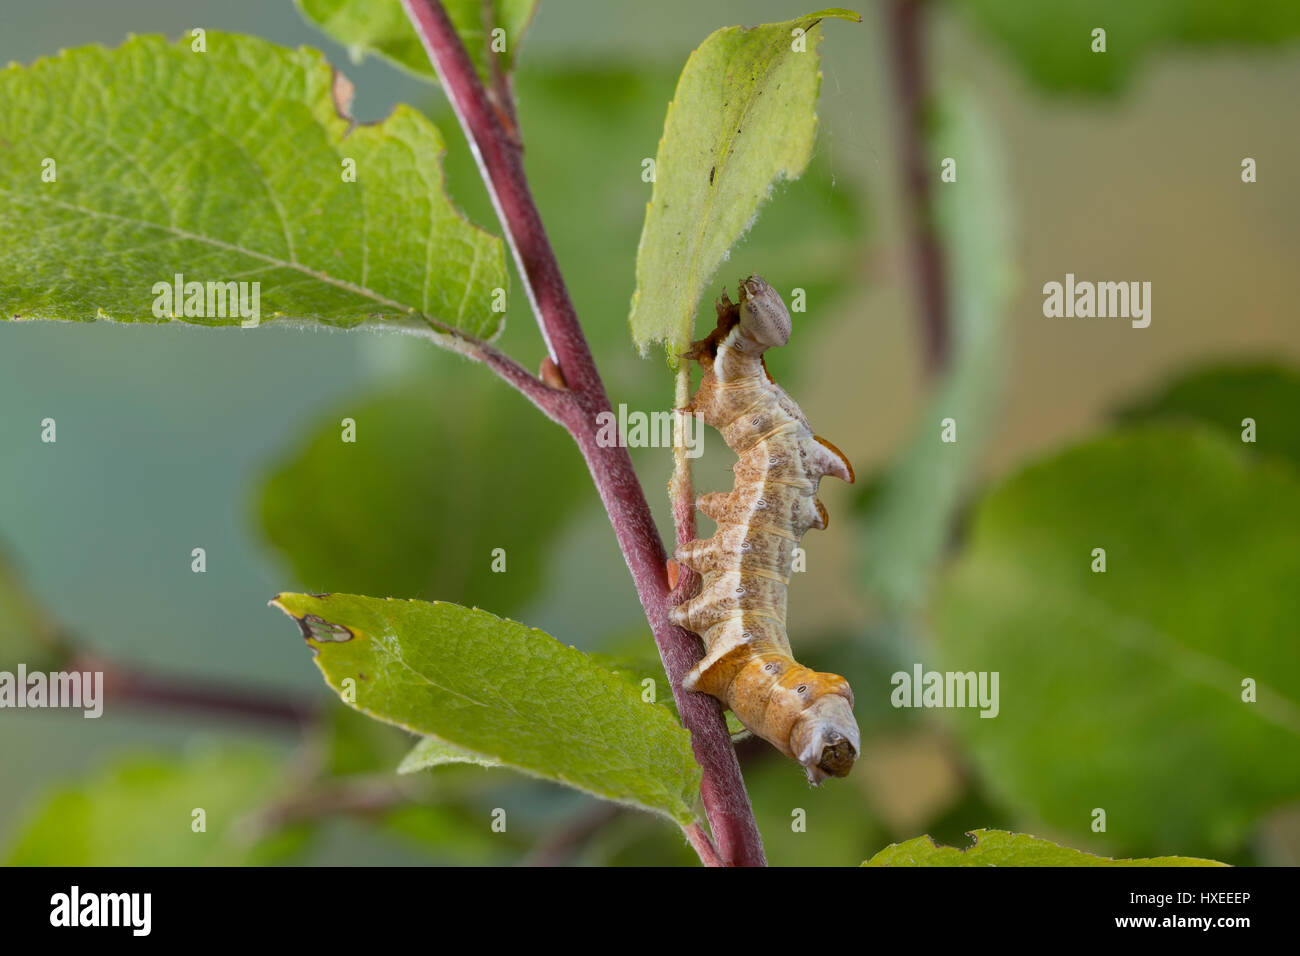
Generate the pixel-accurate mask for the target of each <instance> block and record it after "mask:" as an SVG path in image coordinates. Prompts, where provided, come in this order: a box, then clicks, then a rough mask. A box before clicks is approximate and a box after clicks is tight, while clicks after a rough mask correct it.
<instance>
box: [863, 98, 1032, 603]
mask: <svg viewBox="0 0 1300 956" xmlns="http://www.w3.org/2000/svg"><path fill="white" fill-rule="evenodd" d="M936 117H937V120H936V129H935V135H934V140H933V143H932V148H931V155H932V156H934V157H935V167H936V168H938V164H939V160H940V159H941V158H942V157H946V156H951V157H953V158H954V159H956V160H957V169H958V171H959V173H958V177H957V181H956V182H955V183H944V184H941V185H939V186H937V187H936V188H935V200H934V203H935V219H936V227H937V230H938V233H939V235H940V238H941V240H942V242H943V248H944V251H945V253H946V255H947V266H948V268H947V285H948V295H947V301H948V303H949V305H948V309H949V314H950V330H949V331H950V335H951V343H950V347H951V352H950V356H951V357H950V362H949V367H948V370H947V372H946V373H945V376H944V379H943V381H942V383H941V384H940V386H939V388H938V390H937V392H936V394H935V395H934V397H933V398H931V399H930V401H929V402H927V404H926V407H925V411H924V412H923V414H922V416H921V419H920V421H919V422H918V423H917V426H916V430H915V434H914V435H913V437H912V438H911V440H910V443H909V444H908V447H907V448H906V449H905V450H904V451H903V453H902V455H901V456H900V457H899V459H898V461H897V462H896V463H894V464H893V465H892V466H891V467H890V469H889V471H888V472H887V473H886V474H884V475H883V476H882V477H881V478H880V479H878V481H876V482H873V483H871V484H869V485H868V486H867V487H868V489H869V490H868V491H867V492H866V494H867V495H868V496H869V497H866V498H864V500H863V502H862V504H863V506H864V509H865V512H866V514H865V523H864V526H863V527H864V531H865V534H864V537H865V548H864V553H865V561H864V570H865V575H866V581H867V586H868V588H869V589H870V591H871V593H872V596H873V597H874V598H875V599H876V600H877V601H878V602H879V604H880V605H881V607H882V610H883V611H884V612H885V613H886V614H889V615H895V616H898V617H900V618H901V617H903V616H906V615H907V614H908V613H909V612H911V611H913V610H915V609H916V608H917V607H919V606H920V605H921V604H922V603H923V602H924V600H925V599H926V597H927V596H928V594H929V588H930V585H931V581H932V577H933V573H934V571H935V570H936V568H937V567H938V565H939V563H940V561H941V560H942V558H943V555H944V551H945V549H946V548H947V546H948V540H949V536H950V535H951V533H952V526H953V521H954V517H955V516H956V514H957V512H958V510H959V508H960V507H961V505H962V504H963V496H964V494H965V492H966V490H967V488H968V487H969V483H970V479H971V477H972V474H973V472H974V469H975V467H976V466H977V465H978V463H979V460H980V454H981V452H982V450H983V448H984V442H985V439H986V438H987V437H988V435H989V433H990V431H991V426H992V422H993V420H994V416H995V413H996V408H997V397H998V383H999V380H1000V375H999V372H1000V369H1001V354H1002V352H1003V335H1004V328H1005V322H1006V316H1007V315H1009V314H1010V308H1009V298H1010V294H1011V292H1012V291H1013V281H1012V275H1013V273H1012V263H1013V262H1014V253H1013V250H1012V242H1011V236H1010V221H1009V220H1010V207H1011V200H1010V198H1009V193H1008V190H1007V187H1006V181H1005V177H1004V172H1003V165H1002V157H1001V155H1000V153H999V151H998V149H997V137H996V134H995V133H994V131H993V130H992V129H991V128H990V125H989V121H988V119H987V118H986V116H985V113H984V111H983V109H982V108H980V106H979V104H978V103H977V102H974V101H972V100H971V99H970V97H969V96H966V95H962V96H951V97H949V98H948V99H946V100H945V101H943V108H942V109H941V110H940V111H938V112H937V114H936ZM949 418H951V419H953V421H954V422H955V423H956V429H957V441H955V442H945V441H941V427H942V423H943V421H944V420H945V419H949Z"/></svg>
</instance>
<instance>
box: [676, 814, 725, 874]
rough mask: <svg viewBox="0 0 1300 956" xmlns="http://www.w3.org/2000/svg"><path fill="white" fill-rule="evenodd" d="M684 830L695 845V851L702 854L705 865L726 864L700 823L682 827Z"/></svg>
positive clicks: (687, 837) (692, 844)
mask: <svg viewBox="0 0 1300 956" xmlns="http://www.w3.org/2000/svg"><path fill="white" fill-rule="evenodd" d="M682 832H683V833H685V834H686V839H688V840H689V841H690V842H691V846H693V847H695V852H696V853H698V854H699V855H700V859H701V860H702V861H703V862H704V865H705V866H726V864H725V863H723V862H722V860H721V859H720V858H719V857H718V851H717V850H715V849H714V848H713V841H712V840H710V839H709V835H708V834H707V833H705V832H704V828H703V827H701V826H700V825H699V824H698V823H692V824H691V825H690V826H686V827H682Z"/></svg>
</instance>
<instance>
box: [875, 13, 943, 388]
mask: <svg viewBox="0 0 1300 956" xmlns="http://www.w3.org/2000/svg"><path fill="white" fill-rule="evenodd" d="M925 15H926V9H925V0H886V3H885V6H884V17H885V21H886V25H887V27H888V31H889V39H890V42H889V51H890V60H891V65H892V67H893V73H894V92H895V97H894V99H895V101H896V103H897V110H896V118H895V119H896V123H897V127H898V135H897V137H895V138H896V139H897V141H898V165H899V172H900V175H901V176H902V179H903V204H904V216H905V219H906V221H907V228H908V233H909V235H908V244H909V247H910V252H909V259H910V260H911V265H910V271H911V273H912V281H913V283H914V284H915V295H916V297H917V304H918V306H919V314H920V316H921V339H922V347H923V350H924V355H925V367H926V371H927V372H928V373H929V374H931V375H934V374H937V373H939V372H942V371H943V370H944V369H945V368H946V367H947V365H948V356H949V352H950V350H951V347H952V343H951V342H950V340H949V333H948V288H947V281H946V278H945V274H944V262H943V247H942V246H941V245H940V243H939V236H938V233H937V230H936V228H935V222H934V202H933V197H932V192H931V190H932V184H933V182H934V177H935V176H937V175H938V170H937V169H935V168H934V167H933V165H932V161H931V158H930V156H929V154H928V153H927V151H926V125H927V111H928V109H929V106H930V99H929V95H930V94H929V88H928V84H927V82H926V74H925V43H924V28H925Z"/></svg>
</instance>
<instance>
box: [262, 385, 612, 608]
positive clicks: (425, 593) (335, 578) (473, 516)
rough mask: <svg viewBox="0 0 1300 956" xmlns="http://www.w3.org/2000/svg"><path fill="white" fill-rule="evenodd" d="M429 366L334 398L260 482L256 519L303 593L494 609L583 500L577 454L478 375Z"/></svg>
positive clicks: (531, 572)
mask: <svg viewBox="0 0 1300 956" xmlns="http://www.w3.org/2000/svg"><path fill="white" fill-rule="evenodd" d="M437 374H438V379H437V380H436V381H431V382H428V383H424V382H416V383H409V384H398V385H395V386H393V387H389V388H385V389H383V390H381V391H378V392H376V393H372V394H371V395H369V396H362V397H358V398H357V399H356V400H354V401H351V402H348V403H346V404H344V405H341V406H340V407H339V408H338V409H337V410H336V411H335V412H334V413H332V414H330V415H328V416H325V417H324V418H323V420H322V421H321V423H320V426H319V428H318V429H316V430H314V433H313V434H311V435H310V437H309V438H308V439H307V441H306V443H305V444H304V446H303V447H302V448H301V449H299V450H296V451H294V452H293V453H292V454H291V456H290V457H289V459H288V460H287V461H286V462H284V463H282V464H280V465H278V466H277V467H276V468H275V470H274V472H273V473H272V475H271V476H270V478H269V479H268V480H267V482H266V485H265V487H264V489H263V492H262V500H261V519H262V525H263V527H264V528H265V530H266V533H267V536H268V537H269V539H270V541H271V543H272V544H273V545H274V546H275V547H276V548H277V549H278V550H279V551H280V552H281V553H282V554H283V555H284V557H285V558H287V559H288V562H289V564H290V566H291V567H292V568H293V570H294V573H295V575H296V577H297V579H298V581H299V583H300V584H301V585H302V586H303V587H304V588H307V589H308V590H311V591H347V592H349V593H355V592H359V591H361V592H364V591H369V592H371V593H376V594H385V595H395V596H401V597H424V598H432V597H434V596H435V595H437V596H440V597H444V598H447V599H448V600H453V601H455V602H456V603H461V604H467V605H486V606H490V607H494V608H499V609H501V610H502V611H503V612H505V613H509V612H513V611H515V610H516V609H518V608H520V607H522V606H523V605H524V603H525V602H526V601H528V600H529V599H530V598H531V597H533V596H534V595H535V594H536V593H537V590H538V588H539V586H540V585H541V583H542V581H543V580H544V578H545V574H546V560H547V555H548V553H549V546H550V544H551V542H552V540H553V538H554V537H555V536H556V535H557V534H558V533H559V532H560V530H561V529H562V528H563V527H564V525H565V524H566V522H567V521H568V520H569V519H570V518H571V517H572V515H573V513H574V511H575V510H576V508H577V507H578V505H579V503H580V502H581V501H583V500H584V499H585V498H586V496H587V495H589V494H590V487H591V486H590V481H589V479H588V478H587V477H586V473H585V469H584V467H583V464H582V458H581V456H580V455H578V454H577V453H576V452H575V451H574V449H573V446H572V443H571V442H570V441H569V438H568V436H567V435H566V434H565V433H564V432H563V430H562V429H560V428H555V427H552V426H551V425H550V424H549V423H547V422H544V421H541V420H540V419H539V418H538V417H537V415H536V413H535V411H534V409H532V408H531V407H529V406H528V404H527V402H525V401H524V400H523V399H521V398H520V397H519V396H518V395H516V394H515V393H514V392H513V391H511V390H510V389H508V388H505V387H503V386H502V385H501V383H500V382H497V381H495V380H494V379H492V378H491V377H489V376H485V375H483V374H482V370H481V369H478V368H475V367H472V366H467V365H464V363H460V366H459V367H455V368H447V367H440V368H439V369H438V370H437ZM467 409H472V410H473V411H472V414H470V413H467V411H466V410H467ZM345 417H346V418H351V419H352V420H353V421H355V423H356V436H355V437H356V441H355V442H354V443H352V442H343V441H342V440H341V435H342V430H341V426H340V422H341V421H342V419H343V418H345ZM519 462H527V463H528V472H529V477H528V480H527V481H521V480H520V475H519V471H518V463H519ZM498 549H500V551H501V552H504V553H503V554H501V553H499V552H498ZM503 563H504V571H503V572H502V571H501V568H502V566H503ZM494 569H495V572H496V573H494Z"/></svg>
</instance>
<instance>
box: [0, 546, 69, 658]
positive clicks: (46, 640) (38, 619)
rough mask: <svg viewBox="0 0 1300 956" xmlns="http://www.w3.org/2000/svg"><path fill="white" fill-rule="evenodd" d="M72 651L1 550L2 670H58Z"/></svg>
mask: <svg viewBox="0 0 1300 956" xmlns="http://www.w3.org/2000/svg"><path fill="white" fill-rule="evenodd" d="M71 653H72V649H71V648H70V647H69V645H68V641H67V638H66V636H65V635H64V634H63V631H62V629H61V628H60V626H59V624H58V622H57V621H55V620H54V618H53V616H52V615H51V614H50V613H49V611H47V610H46V608H45V607H44V605H42V604H41V603H40V602H39V601H38V600H37V599H36V598H35V596H34V595H32V594H31V593H30V592H29V591H28V590H27V586H26V584H25V583H24V582H23V580H22V579H21V577H20V576H19V574H18V569H17V568H15V567H14V565H13V563H12V562H11V561H10V560H9V556H8V555H7V554H6V553H5V552H4V551H2V550H0V670H5V671H13V670H15V669H16V668H17V666H18V665H19V664H20V663H22V664H26V665H27V668H28V670H29V671H50V670H58V669H60V668H61V667H62V665H63V664H64V663H66V662H67V660H68V658H69V656H70V655H71Z"/></svg>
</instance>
